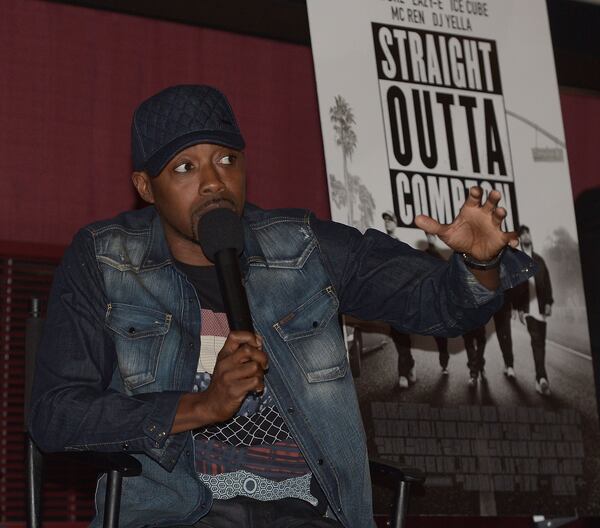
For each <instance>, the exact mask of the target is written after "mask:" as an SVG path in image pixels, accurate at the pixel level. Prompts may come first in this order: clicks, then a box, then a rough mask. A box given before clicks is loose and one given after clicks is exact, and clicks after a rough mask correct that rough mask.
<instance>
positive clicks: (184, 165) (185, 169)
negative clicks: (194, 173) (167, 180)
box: [173, 161, 194, 172]
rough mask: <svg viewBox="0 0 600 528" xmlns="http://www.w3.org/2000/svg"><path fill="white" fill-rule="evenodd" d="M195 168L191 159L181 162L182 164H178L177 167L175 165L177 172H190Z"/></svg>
mask: <svg viewBox="0 0 600 528" xmlns="http://www.w3.org/2000/svg"><path fill="white" fill-rule="evenodd" d="M193 168H194V166H193V165H192V164H191V163H190V162H189V161H186V162H185V163H181V164H180V165H177V167H175V168H174V169H173V170H174V171H175V172H189V171H191V170H192V169H193Z"/></svg>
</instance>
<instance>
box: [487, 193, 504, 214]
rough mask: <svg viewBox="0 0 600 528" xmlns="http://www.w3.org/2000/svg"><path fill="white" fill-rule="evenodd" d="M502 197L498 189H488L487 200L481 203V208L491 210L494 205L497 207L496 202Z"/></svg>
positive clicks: (494, 207)
mask: <svg viewBox="0 0 600 528" xmlns="http://www.w3.org/2000/svg"><path fill="white" fill-rule="evenodd" d="M501 198H502V195H501V194H500V192H498V191H490V193H489V194H488V197H487V200H486V201H485V203H484V204H483V206H482V207H483V209H485V210H486V211H490V212H492V211H493V210H494V209H496V207H498V202H499V201H500V199H501Z"/></svg>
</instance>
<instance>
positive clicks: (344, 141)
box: [329, 95, 357, 225]
mask: <svg viewBox="0 0 600 528" xmlns="http://www.w3.org/2000/svg"><path fill="white" fill-rule="evenodd" d="M329 118H330V119H331V122H332V123H333V129H334V131H335V134H336V138H335V142H336V144H338V145H339V146H340V147H342V157H343V163H344V165H343V167H344V187H345V193H344V194H345V198H346V199H345V200H344V199H341V202H346V203H347V204H348V225H354V189H353V188H352V187H353V186H352V178H351V176H350V173H349V171H348V160H350V159H352V154H353V153H354V149H355V148H356V142H357V140H356V133H355V132H354V130H353V129H352V125H354V124H355V121H354V114H353V113H352V108H350V105H349V104H348V103H347V101H346V100H345V99H344V98H343V97H342V96H341V95H337V96H336V97H335V104H334V105H333V106H332V107H331V108H330V109H329ZM340 198H341V197H340Z"/></svg>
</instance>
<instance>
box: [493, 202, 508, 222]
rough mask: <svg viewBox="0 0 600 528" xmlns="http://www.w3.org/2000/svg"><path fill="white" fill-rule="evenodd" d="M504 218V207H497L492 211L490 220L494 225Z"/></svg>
mask: <svg viewBox="0 0 600 528" xmlns="http://www.w3.org/2000/svg"><path fill="white" fill-rule="evenodd" d="M505 218H506V209H504V207H497V208H496V209H494V212H493V213H492V221H493V222H494V224H495V225H497V226H499V225H500V224H501V223H502V222H503V220H504V219H505Z"/></svg>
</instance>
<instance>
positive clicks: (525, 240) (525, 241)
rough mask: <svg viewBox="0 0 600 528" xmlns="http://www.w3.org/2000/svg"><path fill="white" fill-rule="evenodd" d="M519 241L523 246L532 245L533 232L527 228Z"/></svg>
mask: <svg viewBox="0 0 600 528" xmlns="http://www.w3.org/2000/svg"><path fill="white" fill-rule="evenodd" d="M519 241H520V242H521V245H522V246H525V247H527V246H530V245H531V233H530V232H529V231H527V229H525V230H524V231H523V232H522V233H521V235H520V236H519Z"/></svg>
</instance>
